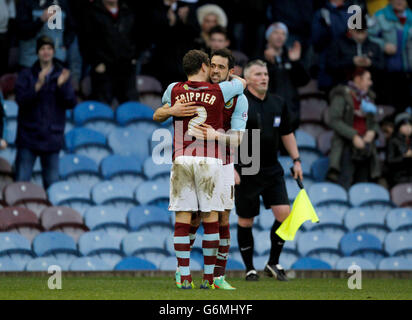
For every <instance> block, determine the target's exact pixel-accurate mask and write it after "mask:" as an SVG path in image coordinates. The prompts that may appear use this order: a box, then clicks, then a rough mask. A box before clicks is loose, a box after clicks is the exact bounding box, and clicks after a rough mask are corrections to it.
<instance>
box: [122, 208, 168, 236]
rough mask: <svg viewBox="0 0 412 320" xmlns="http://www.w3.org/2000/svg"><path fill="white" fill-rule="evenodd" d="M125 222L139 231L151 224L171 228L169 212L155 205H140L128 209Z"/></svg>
mask: <svg viewBox="0 0 412 320" xmlns="http://www.w3.org/2000/svg"><path fill="white" fill-rule="evenodd" d="M127 224H128V226H129V228H130V230H132V231H140V230H142V229H145V228H148V227H149V228H150V227H153V226H163V227H166V228H169V229H170V230H173V225H172V223H171V221H170V213H169V212H168V211H167V210H165V209H162V208H159V207H156V206H148V205H140V206H136V207H134V208H132V209H130V210H129V212H128V213H127Z"/></svg>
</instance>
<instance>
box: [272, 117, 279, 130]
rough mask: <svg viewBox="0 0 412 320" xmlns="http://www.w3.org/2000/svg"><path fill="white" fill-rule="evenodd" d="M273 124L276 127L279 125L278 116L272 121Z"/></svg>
mask: <svg viewBox="0 0 412 320" xmlns="http://www.w3.org/2000/svg"><path fill="white" fill-rule="evenodd" d="M273 126H274V127H276V128H277V127H279V126H280V117H275V120H274V121H273Z"/></svg>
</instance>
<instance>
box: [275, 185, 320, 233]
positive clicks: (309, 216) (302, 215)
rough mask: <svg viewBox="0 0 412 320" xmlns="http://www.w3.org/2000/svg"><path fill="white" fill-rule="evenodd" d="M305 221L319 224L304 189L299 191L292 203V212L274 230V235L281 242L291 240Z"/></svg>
mask: <svg viewBox="0 0 412 320" xmlns="http://www.w3.org/2000/svg"><path fill="white" fill-rule="evenodd" d="M306 220H312V222H313V223H315V222H319V218H318V216H317V215H316V212H315V209H314V208H313V205H312V203H311V202H310V199H309V197H308V194H307V193H306V191H305V189H301V190H300V192H299V194H298V195H297V197H296V199H295V201H294V202H293V208H292V212H291V213H290V215H289V216H288V217H287V218H286V219H285V221H283V222H282V224H281V225H280V227H279V228H278V229H277V230H276V234H277V235H278V236H279V237H281V238H282V239H283V240H293V239H294V238H295V234H296V232H297V231H298V229H299V227H300V226H301V225H302V223H304V222H305V221H306Z"/></svg>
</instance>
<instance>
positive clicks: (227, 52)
mask: <svg viewBox="0 0 412 320" xmlns="http://www.w3.org/2000/svg"><path fill="white" fill-rule="evenodd" d="M214 56H219V57H222V58H227V60H228V64H229V70H230V69H233V68H234V67H235V57H234V56H233V54H232V51H230V50H229V49H226V48H224V49H219V50H216V51H213V52H212V54H211V56H210V59H212V58H213V57H214Z"/></svg>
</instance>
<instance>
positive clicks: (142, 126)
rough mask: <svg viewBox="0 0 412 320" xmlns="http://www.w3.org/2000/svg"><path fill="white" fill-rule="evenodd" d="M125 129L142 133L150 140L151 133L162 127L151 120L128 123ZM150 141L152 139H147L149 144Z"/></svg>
mask: <svg viewBox="0 0 412 320" xmlns="http://www.w3.org/2000/svg"><path fill="white" fill-rule="evenodd" d="M126 128H127V129H134V130H138V131H141V132H144V133H145V134H146V135H147V136H148V137H150V138H151V137H152V135H153V132H155V131H156V130H158V129H161V128H162V127H161V126H160V124H159V123H158V122H155V121H153V120H151V121H139V122H132V123H129V124H128V125H127V126H126ZM151 140H152V139H149V142H151Z"/></svg>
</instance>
